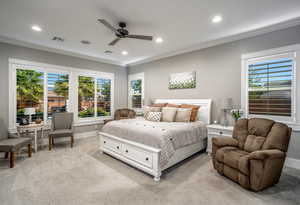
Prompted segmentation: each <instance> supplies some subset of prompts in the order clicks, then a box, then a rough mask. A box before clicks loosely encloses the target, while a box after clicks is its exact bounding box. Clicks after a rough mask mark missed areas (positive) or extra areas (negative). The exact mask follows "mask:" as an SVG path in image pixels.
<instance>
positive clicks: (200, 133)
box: [99, 99, 212, 181]
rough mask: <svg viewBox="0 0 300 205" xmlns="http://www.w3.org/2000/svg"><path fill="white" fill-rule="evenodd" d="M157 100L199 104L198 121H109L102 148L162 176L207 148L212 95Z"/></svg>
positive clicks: (100, 135) (156, 179) (158, 100)
mask: <svg viewBox="0 0 300 205" xmlns="http://www.w3.org/2000/svg"><path fill="white" fill-rule="evenodd" d="M155 103H171V104H192V105H199V106H200V109H199V111H198V116H197V119H198V120H197V121H196V122H189V123H179V122H174V123H169V122H150V121H146V120H144V119H143V118H137V119H127V120H118V121H112V122H110V123H107V124H106V125H105V126H104V127H103V129H102V130H101V132H99V137H100V150H101V151H102V152H103V153H106V154H109V155H111V156H114V157H116V158H118V159H120V160H121V161H123V162H125V163H128V164H130V165H132V166H134V167H136V168H138V169H140V170H142V171H144V172H146V173H148V174H150V175H152V176H154V180H155V181H159V180H160V176H161V173H162V171H163V170H165V169H167V168H169V167H171V166H173V165H175V164H176V163H178V162H180V161H182V160H184V159H186V158H187V157H190V156H191V155H193V154H195V153H197V152H199V151H201V150H204V149H205V148H206V144H207V131H206V125H207V124H209V123H210V120H211V103H212V101H211V99H157V100H155Z"/></svg>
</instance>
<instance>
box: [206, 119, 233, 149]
mask: <svg viewBox="0 0 300 205" xmlns="http://www.w3.org/2000/svg"><path fill="white" fill-rule="evenodd" d="M206 127H207V148H206V152H207V153H208V154H210V153H211V152H212V142H211V139H212V138H213V137H232V133H233V127H232V126H226V127H225V126H223V125H219V124H211V125H207V126H206Z"/></svg>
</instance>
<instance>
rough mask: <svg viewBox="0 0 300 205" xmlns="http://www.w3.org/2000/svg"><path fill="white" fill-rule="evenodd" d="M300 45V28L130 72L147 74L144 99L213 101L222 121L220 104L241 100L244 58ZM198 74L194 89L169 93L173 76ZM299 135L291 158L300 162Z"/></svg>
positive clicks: (293, 142)
mask: <svg viewBox="0 0 300 205" xmlns="http://www.w3.org/2000/svg"><path fill="white" fill-rule="evenodd" d="M298 43H300V26H297V27H292V28H288V29H285V30H281V31H275V32H272V33H268V34H264V35H260V36H257V37H254V38H249V39H244V40H239V41H235V42H231V43H226V44H222V45H219V46H214V47H210V48H206V49H202V50H198V51H194V52H190V53H185V54H181V55H177V56H173V57H169V58H164V59H161V60H157V61H153V62H150V63H145V64H140V65H136V66H131V67H130V68H129V73H130V74H131V73H138V72H145V98H146V101H145V102H147V99H148V98H150V99H155V98H179V99H180V98H212V99H213V102H214V103H213V109H212V111H213V112H212V117H213V120H218V121H221V115H220V102H221V100H222V99H223V98H226V97H231V98H233V100H234V103H235V105H236V106H237V107H239V106H240V98H241V55H242V54H244V53H249V52H256V51H261V50H266V49H271V48H276V47H281V46H286V45H291V44H298ZM184 71H197V86H196V88H195V89H184V90H169V89H168V80H169V74H170V73H176V72H184ZM299 135H300V134H299V133H293V137H292V140H291V143H290V150H289V156H290V157H294V158H298V159H300V136H299Z"/></svg>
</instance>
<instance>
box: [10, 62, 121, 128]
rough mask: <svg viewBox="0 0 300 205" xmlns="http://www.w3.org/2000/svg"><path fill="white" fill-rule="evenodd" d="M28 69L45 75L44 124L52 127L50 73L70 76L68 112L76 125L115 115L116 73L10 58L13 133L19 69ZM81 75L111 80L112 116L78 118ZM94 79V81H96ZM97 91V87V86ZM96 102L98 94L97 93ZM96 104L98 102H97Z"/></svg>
mask: <svg viewBox="0 0 300 205" xmlns="http://www.w3.org/2000/svg"><path fill="white" fill-rule="evenodd" d="M18 68H19V69H20V68H21V69H24V70H25V69H27V70H35V71H40V72H43V75H44V108H43V110H44V119H45V120H44V123H45V124H46V126H47V125H48V126H50V124H51V120H49V119H48V118H47V115H48V113H47V104H48V79H47V74H48V73H58V74H67V75H68V76H69V96H68V97H69V106H68V107H67V111H68V112H73V113H74V125H75V126H83V125H91V124H97V123H101V122H102V121H103V120H105V119H111V118H112V116H113V115H114V77H115V75H114V73H108V72H99V71H95V70H96V69H95V70H88V69H80V68H74V67H65V66H58V65H51V64H44V63H38V62H32V61H25V60H20V59H14V58H9V72H8V79H9V130H10V131H13V130H15V129H16V124H17V123H16V114H17V101H16V99H17V92H16V86H17V80H16V74H17V69H18ZM79 75H84V76H93V77H96V78H104V79H110V80H111V113H110V114H111V115H110V116H100V117H97V116H96V115H95V116H94V117H91V118H88V119H83V118H79V117H78V77H79ZM96 78H94V79H96ZM95 89H96V86H95ZM95 100H96V93H95ZM95 102H96V101H95Z"/></svg>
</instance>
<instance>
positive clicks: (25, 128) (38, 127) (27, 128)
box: [17, 123, 44, 152]
mask: <svg viewBox="0 0 300 205" xmlns="http://www.w3.org/2000/svg"><path fill="white" fill-rule="evenodd" d="M17 131H18V136H19V137H21V134H23V133H28V132H33V133H34V152H37V151H38V142H37V132H38V131H41V132H42V134H41V138H42V139H43V137H44V124H43V123H41V124H35V123H32V124H29V125H17Z"/></svg>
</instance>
